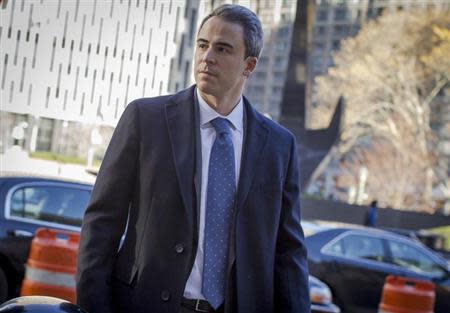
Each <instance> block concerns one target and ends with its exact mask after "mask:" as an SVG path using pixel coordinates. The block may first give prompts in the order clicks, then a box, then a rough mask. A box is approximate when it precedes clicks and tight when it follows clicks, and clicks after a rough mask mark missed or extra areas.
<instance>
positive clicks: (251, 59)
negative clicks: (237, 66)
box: [243, 57, 258, 77]
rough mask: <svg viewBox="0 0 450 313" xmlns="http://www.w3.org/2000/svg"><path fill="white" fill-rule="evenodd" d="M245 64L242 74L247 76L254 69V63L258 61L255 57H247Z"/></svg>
mask: <svg viewBox="0 0 450 313" xmlns="http://www.w3.org/2000/svg"><path fill="white" fill-rule="evenodd" d="M245 63H246V66H245V70H244V73H243V74H244V76H246V77H249V76H250V74H251V73H252V72H253V71H254V70H255V68H256V64H257V63H258V58H257V57H247V59H246V60H245Z"/></svg>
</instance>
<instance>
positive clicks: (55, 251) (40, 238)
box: [21, 228, 80, 303]
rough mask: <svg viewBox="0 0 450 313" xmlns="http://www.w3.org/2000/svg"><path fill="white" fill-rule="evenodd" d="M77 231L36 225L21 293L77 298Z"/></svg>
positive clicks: (71, 299) (73, 301)
mask: <svg viewBox="0 0 450 313" xmlns="http://www.w3.org/2000/svg"><path fill="white" fill-rule="evenodd" d="M79 242H80V235H79V233H75V232H69V231H63V230H56V229H48V228H39V229H38V230H37V231H36V235H35V237H34V238H33V241H32V243H31V250H30V255H29V257H28V262H27V266H26V271H25V279H24V280H23V283H22V289H21V296H32V295H40V296H52V297H57V298H61V299H65V300H68V301H70V302H72V303H75V301H76V292H75V273H76V262H77V254H78V246H79Z"/></svg>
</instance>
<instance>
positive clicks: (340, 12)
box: [334, 8, 347, 21]
mask: <svg viewBox="0 0 450 313" xmlns="http://www.w3.org/2000/svg"><path fill="white" fill-rule="evenodd" d="M346 17H347V10H346V9H345V8H338V9H336V10H334V19H335V20H336V21H344V20H345V19H346Z"/></svg>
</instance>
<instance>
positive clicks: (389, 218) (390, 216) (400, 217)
mask: <svg viewBox="0 0 450 313" xmlns="http://www.w3.org/2000/svg"><path fill="white" fill-rule="evenodd" d="M301 203H302V218H305V219H318V220H325V221H335V222H343V223H351V224H364V219H365V215H366V212H367V207H366V206H359V205H351V204H347V203H343V202H336V201H329V200H316V199H308V198H304V199H302V201H301ZM449 225H450V216H446V215H442V214H433V215H432V214H426V213H418V212H411V211H400V210H394V209H385V208H379V209H378V218H377V227H382V228H403V229H411V230H417V229H427V228H433V227H439V226H449Z"/></svg>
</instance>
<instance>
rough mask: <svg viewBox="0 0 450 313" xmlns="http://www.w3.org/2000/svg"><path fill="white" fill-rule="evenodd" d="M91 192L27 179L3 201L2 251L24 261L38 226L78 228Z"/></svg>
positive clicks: (61, 184)
mask: <svg viewBox="0 0 450 313" xmlns="http://www.w3.org/2000/svg"><path fill="white" fill-rule="evenodd" d="M90 191H91V189H90V187H89V186H83V185H76V184H70V183H64V182H27V183H22V184H18V185H16V186H14V187H13V188H11V189H10V190H9V191H8V194H7V195H6V198H5V204H4V222H3V224H4V230H5V234H6V236H5V237H4V238H2V252H3V253H5V254H7V257H8V258H10V259H11V260H12V261H13V262H14V263H16V264H24V263H26V261H27V258H28V252H29V247H30V244H31V239H32V236H33V235H34V232H35V231H36V229H37V228H39V227H50V228H57V229H66V230H72V231H79V229H80V226H81V220H82V217H83V214H84V210H85V208H86V205H87V202H88V200H89V197H90Z"/></svg>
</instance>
